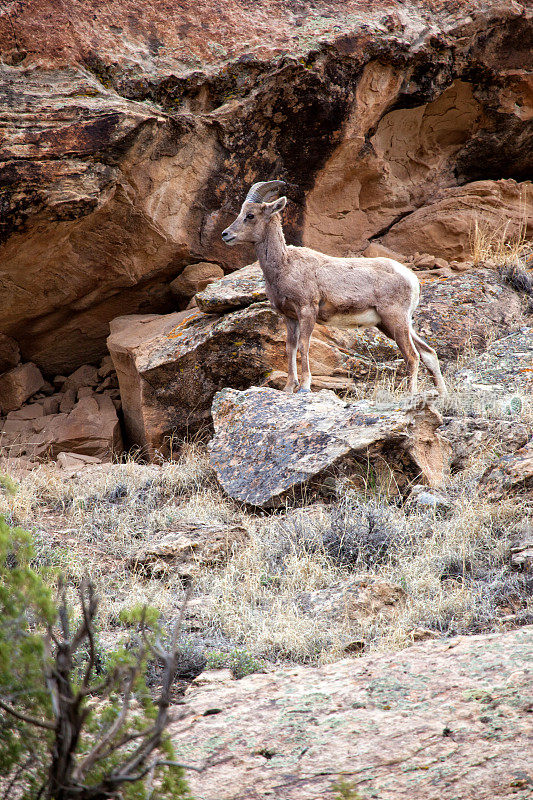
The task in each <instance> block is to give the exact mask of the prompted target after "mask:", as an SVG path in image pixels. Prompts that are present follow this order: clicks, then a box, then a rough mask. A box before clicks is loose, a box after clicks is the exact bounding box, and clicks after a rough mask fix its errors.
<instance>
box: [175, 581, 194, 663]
mask: <svg viewBox="0 0 533 800" xmlns="http://www.w3.org/2000/svg"><path fill="white" fill-rule="evenodd" d="M192 590H193V585H192V583H190V584H189V585H188V586H187V591H186V592H185V597H184V599H183V602H182V604H181V608H180V613H179V617H178V619H177V622H176V624H175V625H174V630H173V632H172V640H171V645H170V651H171V653H172V654H174V652H175V650H176V646H177V644H178V637H179V635H180V631H181V626H182V625H183V618H184V617H185V609H186V608H187V604H188V602H189V600H190V599H191V594H192Z"/></svg>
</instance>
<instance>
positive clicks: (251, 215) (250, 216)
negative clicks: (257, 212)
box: [246, 214, 254, 219]
mask: <svg viewBox="0 0 533 800" xmlns="http://www.w3.org/2000/svg"><path fill="white" fill-rule="evenodd" d="M253 218H254V215H253V214H247V215H246V219H253Z"/></svg>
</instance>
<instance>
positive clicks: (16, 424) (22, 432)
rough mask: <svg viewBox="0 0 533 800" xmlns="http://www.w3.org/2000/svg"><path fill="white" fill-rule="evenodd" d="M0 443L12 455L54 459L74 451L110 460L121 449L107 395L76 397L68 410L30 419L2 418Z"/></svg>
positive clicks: (113, 409)
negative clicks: (72, 406)
mask: <svg viewBox="0 0 533 800" xmlns="http://www.w3.org/2000/svg"><path fill="white" fill-rule="evenodd" d="M0 436H1V446H2V448H4V449H5V450H6V451H9V453H10V454H11V455H13V456H27V457H29V458H31V459H33V460H34V459H42V458H56V457H57V456H58V455H59V453H62V452H75V453H81V454H84V455H89V456H95V457H96V458H98V459H101V460H105V461H110V460H111V459H112V457H113V455H115V454H119V453H120V452H121V451H122V440H121V433H120V425H119V421H118V417H117V414H116V410H115V406H114V405H113V402H112V400H111V398H110V397H108V396H107V395H105V394H104V395H94V396H93V397H84V398H83V399H82V400H80V401H79V402H78V403H76V405H75V406H74V408H73V409H72V411H70V413H60V414H53V415H49V416H41V417H39V418H33V419H9V418H8V419H6V421H5V422H4V424H3V427H2V429H1V433H0Z"/></svg>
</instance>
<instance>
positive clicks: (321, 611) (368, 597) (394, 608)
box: [295, 577, 406, 626]
mask: <svg viewBox="0 0 533 800" xmlns="http://www.w3.org/2000/svg"><path fill="white" fill-rule="evenodd" d="M405 598H406V593H405V591H404V590H403V589H402V587H401V586H394V585H393V584H391V583H388V582H387V581H384V580H382V579H380V578H373V577H364V578H347V579H346V580H344V581H341V582H339V583H338V584H334V585H332V586H328V587H326V588H324V589H315V590H314V591H312V592H304V593H302V594H299V595H297V596H296V600H295V601H296V605H297V607H298V609H299V610H300V611H301V613H302V614H305V615H309V616H312V617H313V618H317V619H326V620H331V622H337V623H338V622H343V621H344V622H345V623H346V625H347V626H350V625H351V624H354V623H356V624H357V623H358V622H359V623H360V622H361V621H362V620H366V619H369V618H373V617H382V616H387V617H392V616H394V614H395V613H397V612H398V611H399V610H400V608H401V606H402V605H403V604H404V603H405Z"/></svg>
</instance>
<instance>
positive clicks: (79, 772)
mask: <svg viewBox="0 0 533 800" xmlns="http://www.w3.org/2000/svg"><path fill="white" fill-rule="evenodd" d="M143 657H144V650H143V651H141V652H140V653H139V655H138V658H137V664H135V666H134V667H132V669H131V673H130V679H129V681H128V685H127V687H126V690H125V694H124V700H123V702H122V708H121V709H120V711H119V713H118V714H117V716H116V719H115V721H114V722H113V724H112V725H111V727H110V728H109V730H108V731H107V733H106V734H105V735H104V736H102V738H101V739H100V741H98V742H97V743H96V744H95V746H94V747H93V749H92V750H91V751H90V752H89V753H88V754H87V755H86V756H85V758H84V759H83V761H82V762H81V763H80V764H79V765H78V766H77V767H76V769H75V770H74V778H75V779H76V780H81V778H82V777H83V775H84V774H85V773H87V772H88V771H89V770H90V769H91V767H93V766H94V764H95V763H96V761H97V760H98V758H100V757H101V754H102V751H103V750H104V749H105V748H106V747H107V746H108V745H109V743H110V742H112V741H113V739H114V737H115V736H116V735H117V733H118V732H119V730H120V729H121V727H122V725H123V724H124V722H125V720H126V717H127V715H128V710H129V706H130V699H131V693H132V691H133V684H134V683H135V679H136V677H137V675H138V674H139V670H140V665H141V662H142V659H143Z"/></svg>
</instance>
